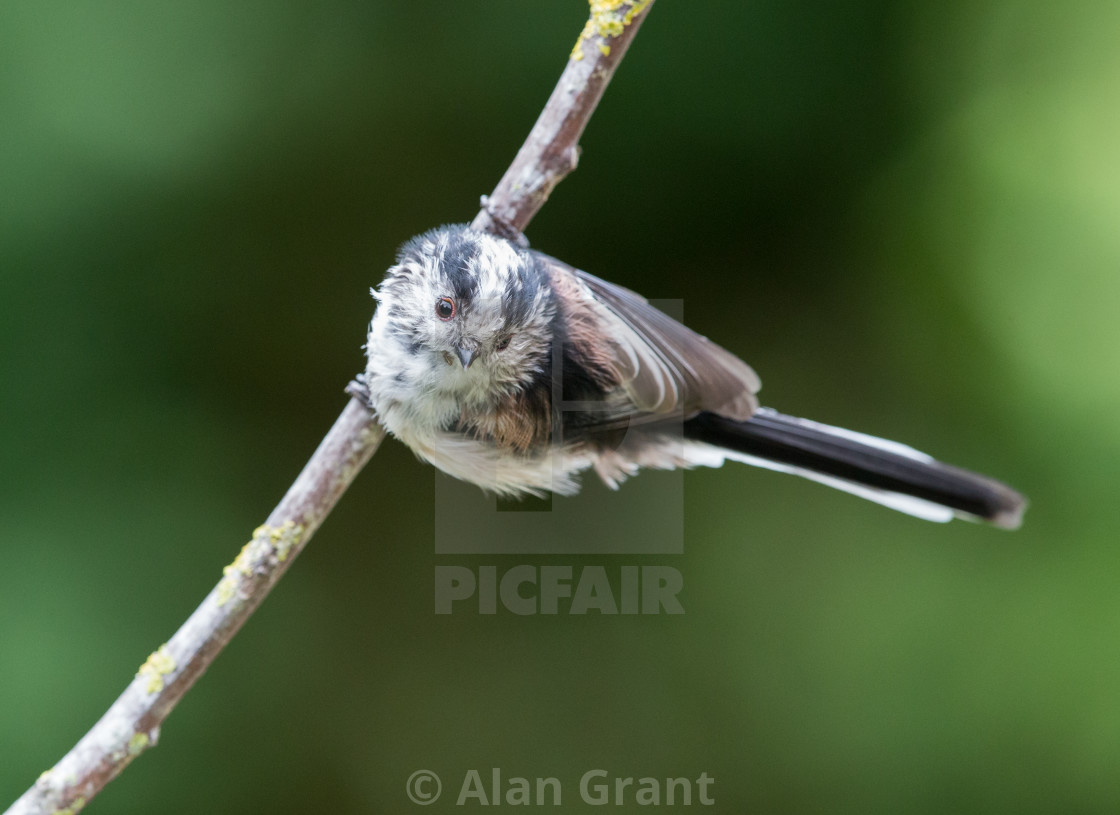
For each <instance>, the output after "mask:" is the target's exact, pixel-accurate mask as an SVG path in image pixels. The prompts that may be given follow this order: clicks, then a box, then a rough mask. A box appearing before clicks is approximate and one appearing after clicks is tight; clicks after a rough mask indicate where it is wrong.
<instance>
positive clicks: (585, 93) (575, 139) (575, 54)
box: [471, 0, 653, 237]
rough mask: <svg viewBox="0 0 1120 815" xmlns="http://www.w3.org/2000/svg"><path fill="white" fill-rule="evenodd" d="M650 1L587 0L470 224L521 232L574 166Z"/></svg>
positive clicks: (503, 233)
mask: <svg viewBox="0 0 1120 815" xmlns="http://www.w3.org/2000/svg"><path fill="white" fill-rule="evenodd" d="M651 5H653V0H630V1H629V2H622V1H621V0H614V2H611V0H591V17H590V19H588V21H587V24H586V25H585V26H584V27H583V31H582V32H580V35H579V38H578V39H577V40H576V44H575V47H574V48H573V49H572V54H571V57H570V58H569V59H568V65H567V67H566V68H564V73H563V74H561V76H560V81H559V82H557V83H556V88H555V89H554V90H553V91H552V96H550V97H549V99H548V103H547V104H546V105H545V106H544V110H542V111H541V115H540V116H539V117H538V118H537V123H536V124H535V125H533V129H532V130H531V131H529V138H527V139H525V143H524V144H523V145H522V146H521V149H520V150H518V151H517V157H516V158H514V160H513V163H512V164H511V165H510V166H509V169H508V170H506V174H505V175H503V176H502V180H501V181H499V182H498V186H497V187H495V188H494V192H492V193H491V194H490V195H489V196H488V197H487V198H485V199H483V207H482V210H481V211H480V212H479V213H478V215H477V216H475V219H474V221H473V222H472V223H471V226H473V227H474V228H475V229H483V230H486V231H488V232H494V233H496V234H499V235H504V236H506V237H511V235H509V233H510V232H511V231H524V229H525V227H526V226H528V225H529V221H530V220H532V218H533V216H534V215H536V214H537V210H539V209H540V208H541V207H542V206H544V202H545V201H547V200H548V196H549V193H551V192H552V188H553V187H555V186H556V185H557V184H559V183H560V181H561V180H562V179H563V178H564V176H566V175H567V174H568V173H570V172H571V171H572V170H574V169H575V168H576V164H577V163H578V161H579V137H580V136H582V135H583V129H584V128H585V127H586V126H587V121H588V120H589V119H590V118H591V114H592V113H593V112H594V111H595V106H596V105H598V104H599V99H600V98H602V96H603V91H604V90H606V88H607V84H608V83H609V82H610V81H611V77H612V76H614V71H615V68H617V67H618V64H619V63H620V62H621V61H622V58H623V57H624V56H625V55H626V50H627V49H628V48H629V47H630V43H631V41H632V40H633V39H634V35H635V34H637V33H638V27H639V26H640V25H641V24H642V21H643V20H644V19H645V18H646V15H647V11H648V9H649V7H650V6H651Z"/></svg>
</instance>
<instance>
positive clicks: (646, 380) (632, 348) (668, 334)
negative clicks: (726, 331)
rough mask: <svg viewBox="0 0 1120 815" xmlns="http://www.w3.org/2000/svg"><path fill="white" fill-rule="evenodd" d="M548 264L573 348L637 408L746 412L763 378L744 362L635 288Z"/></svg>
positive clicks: (735, 415)
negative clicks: (609, 376) (604, 373)
mask: <svg viewBox="0 0 1120 815" xmlns="http://www.w3.org/2000/svg"><path fill="white" fill-rule="evenodd" d="M534 254H536V255H537V256H538V257H539V258H540V259H541V260H542V261H543V262H544V263H545V264H546V268H547V272H548V276H549V280H550V282H551V284H552V289H553V292H554V293H555V294H556V296H557V300H558V304H559V307H560V309H561V311H562V314H563V317H564V320H565V328H566V333H567V337H566V341H567V342H569V343H571V344H572V345H573V346H574V349H575V351H576V352H577V353H576V356H577V357H578V358H579V359H581V360H585V361H588V362H589V363H590V364H591V365H592V366H593V367H599V368H605V369H606V370H608V371H610V372H611V373H612V374H613V377H612V378H614V379H615V381H616V382H617V384H618V385H619V386H620V387H621V388H623V389H624V391H625V393H626V395H627V396H628V397H629V401H630V402H631V403H632V404H633V406H634V409H635V410H636V412H638V413H644V414H654V415H666V414H677V415H683V416H685V417H687V416H691V415H693V414H695V413H697V412H699V411H702V410H706V411H711V412H712V413H716V414H719V415H720V416H726V417H729V418H734V419H736V420H740V421H741V420H745V419H747V418H749V417H750V415H751V414H752V413H753V412H754V411H755V409H756V408H757V407H758V400H757V399H756V398H755V393H757V391H758V389H759V387H760V385H761V383H760V381H759V378H758V375H757V374H755V372H754V371H753V370H752V369H751V367H750V366H749V365H747V364H746V363H745V362H743V361H742V360H741V359H739V358H738V357H736V356H735V355H734V354H732V353H730V352H729V351H726V350H724V349H723V348H720V347H719V346H718V345H716V344H715V343H714V342H711V341H710V340H708V338H707V337H702V336H700V335H699V334H697V333H696V332H695V331H692V330H691V329H689V328H687V327H685V326H684V325H682V324H681V323H679V322H677V321H676V320H674V319H673V318H672V317H670V316H668V315H667V314H665V313H664V312H662V311H659V310H658V309H656V308H654V307H653V306H652V305H650V304H649V302H648V301H647V300H646V299H645V298H644V297H642V296H641V295H639V294H636V293H635V292H632V291H630V290H629V289H626V288H623V287H622V286H617V285H615V284H614V283H608V282H607V281H605V280H600V279H599V278H597V277H595V276H594V275H590V274H588V273H587V272H584V271H580V270H578V269H575V268H573V267H571V266H569V265H567V264H566V263H564V262H562V261H559V260H556V259H555V258H552V257H549V256H548V255H542V254H540V253H534Z"/></svg>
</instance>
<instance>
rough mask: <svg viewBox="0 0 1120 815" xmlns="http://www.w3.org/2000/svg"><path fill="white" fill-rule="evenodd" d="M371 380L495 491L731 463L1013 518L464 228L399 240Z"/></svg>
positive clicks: (393, 408) (934, 506)
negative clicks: (794, 408)
mask: <svg viewBox="0 0 1120 815" xmlns="http://www.w3.org/2000/svg"><path fill="white" fill-rule="evenodd" d="M374 297H375V298H376V299H377V301H378V306H377V310H376V312H375V314H374V316H373V321H372V322H371V324H370V331H369V343H368V346H367V350H368V354H369V363H368V365H367V367H366V371H365V378H364V379H365V382H364V384H365V386H366V388H367V389H368V398H369V404H370V407H371V408H372V409H373V411H374V412H375V413H376V414H377V417H378V418H379V419H380V420H381V422H382V423H383V424H384V425H385V427H386V428H387V429H388V430H389V432H390V433H392V434H393V435H394V436H396V437H397V438H398V439H400V440H401V441H403V442H404V443H405V444H407V445H408V446H409V447H410V448H412V450H413V451H414V452H415V453H416V454H417V455H418V456H419V457H420V458H422V459H425V460H426V461H429V462H431V463H432V464H434V465H435V466H436V467H438V468H439V469H441V470H443V471H444V472H446V473H448V474H450V475H452V476H454V477H456V478H460V479H463V480H464V481H469V482H471V483H474V484H477V485H478V486H480V487H482V488H483V489H485V490H489V491H492V492H494V493H498V494H501V495H519V494H526V493H529V494H538V495H539V494H542V493H544V492H546V491H549V490H551V491H554V492H556V493H560V494H571V493H575V492H576V491H578V490H579V482H578V480H577V476H578V474H579V473H580V472H581V471H583V470H586V469H589V468H593V469H594V470H595V471H596V473H598V475H599V477H600V478H602V480H603V481H604V482H606V484H607V485H609V486H610V487H617V486H618V484H619V483H620V482H622V481H624V480H625V479H626V478H627V477H628V476H631V475H634V474H635V473H636V472H637V471H638V470H639V469H640V468H642V467H652V468H657V469H670V468H676V467H695V466H719V465H721V464H722V463H723V462H724V461H725V460H727V459H731V460H734V461H742V462H745V463H747V464H753V465H756V466H760V467H766V468H768V469H772V470H779V471H782V472H789V473H795V474H797V475H800V476H804V477H805V478H809V479H812V480H814V481H819V482H821V483H824V484H827V485H829V486H832V487H836V488H839V489H841V490H846V491H847V492H851V493H854V494H856V495H859V496H861V497H863V498H868V499H870V500H872V501H876V502H878V503H880V504H884V505H886V506H888V507H892V508H893V509H897V510H901V511H902V512H906V513H909V514H911V515H915V516H918V517H920V518H926V519H929V520H933V521H947V520H949V519H951V518H953V517H954V516H956V517H963V518H969V519H972V520H983V521H989V522H991V523H993V524H996V525H997V526H1002V527H1008V528H1015V527H1017V526H1018V525H1019V523H1020V521H1021V518H1022V514H1023V510H1024V508H1025V506H1026V501H1025V500H1024V499H1023V497H1022V496H1021V495H1019V494H1018V493H1017V492H1015V491H1014V490H1012V489H1011V488H1010V487H1008V486H1006V485H1004V484H1002V483H1000V482H998V481H995V480H993V479H991V478H987V477H985V476H982V475H978V474H975V473H971V472H968V471H966V470H961V469H957V468H956V467H951V466H949V465H946V464H942V463H940V462H938V461H935V460H934V459H932V458H931V457H929V456H927V455H925V454H924V453H920V452H918V451H917V450H914V449H913V448H911V447H907V446H906V445H903V444H898V443H896V442H892V441H886V440H883V439H878V438H875V437H873V436H867V435H864V434H862V433H855V432H852V431H850V430H843V429H841V428H838V427H831V426H829V425H824V424H818V423H817V422H811V421H808V420H806V419H797V418H793V417H790V416H785V415H783V414H781V413H778V412H776V411H774V410H771V409H769V408H762V407H759V406H758V400H757V399H756V397H755V394H756V393H757V391H758V389H759V384H760V383H759V379H758V377H757V376H756V375H755V372H754V371H753V370H751V368H750V367H749V366H748V365H747V364H746V363H745V362H743V361H742V360H740V359H739V358H738V357H736V356H734V355H733V354H731V353H730V352H728V351H725V350H724V349H723V348H720V347H719V346H718V345H716V344H714V343H712V342H710V341H709V340H707V339H706V338H705V337H702V336H700V335H699V334H696V333H695V332H693V331H691V330H690V329H688V328H686V327H685V326H684V325H682V324H681V323H679V322H677V321H676V320H673V319H672V318H670V317H668V316H667V315H665V314H664V313H663V312H661V311H659V310H657V309H656V308H654V307H653V306H652V305H650V304H649V303H648V302H647V301H646V300H645V299H644V298H642V297H641V296H639V295H637V294H635V293H634V292H632V291H630V290H628V289H624V288H622V287H621V286H616V285H614V284H612V283H608V282H606V281H604V280H600V279H599V278H597V277H593V276H592V275H589V274H587V273H586V272H583V271H580V270H578V269H574V268H572V267H571V266H569V265H567V264H566V263H563V262H561V261H559V260H556V259H555V258H552V257H549V256H548V255H544V254H542V253H540V252H536V251H533V250H530V249H526V248H522V247H520V246H518V245H517V244H515V243H512V242H510V241H508V240H505V239H503V238H498V237H495V236H493V235H490V234H487V233H483V232H478V231H475V230H472V229H470V228H469V227H466V226H446V227H441V228H439V229H434V230H432V231H430V232H427V233H425V234H423V235H420V236H418V237H416V238H413V239H412V240H411V241H409V242H408V243H406V244H405V245H404V246H403V247H402V248H401V250H400V253H399V255H398V257H397V262H396V265H394V266H393V267H392V268H390V269H389V271H388V273H387V275H386V277H385V280H384V281H383V282H382V284H381V286H380V287H379V288H378V289H377V290H376V291H374Z"/></svg>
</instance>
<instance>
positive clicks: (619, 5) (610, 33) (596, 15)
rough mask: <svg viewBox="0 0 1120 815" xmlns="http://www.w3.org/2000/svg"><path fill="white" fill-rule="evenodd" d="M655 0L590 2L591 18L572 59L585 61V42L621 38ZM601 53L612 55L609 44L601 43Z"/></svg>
mask: <svg viewBox="0 0 1120 815" xmlns="http://www.w3.org/2000/svg"><path fill="white" fill-rule="evenodd" d="M651 2H653V0H588V4H589V5H590V6H591V17H590V18H589V19H588V21H587V23H586V24H585V25H584V26H583V31H581V32H580V34H579V37H577V38H576V44H575V46H574V47H573V48H572V54H571V57H572V59H574V60H575V61H576V62H579V61H580V60H581V59H583V56H584V54H583V41H584V40H590V39H591V38H592V37H593V36H595V35H598V36H599V37H601V38H602V39H604V40H609V39H613V38H615V37H621V36H622V32H623V31H625V30H626V26H628V25H630V24H631V23H633V22H634V18H635V17H636V16H637V15H639V14H641V13H642V12H643V11H645V8H646V6H648V5H649V4H650V3H651ZM598 47H599V53H601V54H602V55H603V56H605V57H609V56H610V54H611V47H610V45H608V44H607V43H605V42H603V43H599V44H598Z"/></svg>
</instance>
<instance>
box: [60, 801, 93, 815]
mask: <svg viewBox="0 0 1120 815" xmlns="http://www.w3.org/2000/svg"><path fill="white" fill-rule="evenodd" d="M85 805H86V799H85V798H75V799H74V801H73V803H71V804H70V806H68V807H66V808H65V809H56V810H55V811H54V813H53V815H78V813H79V812H81V811H82V809H83V808H84V807H85Z"/></svg>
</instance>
